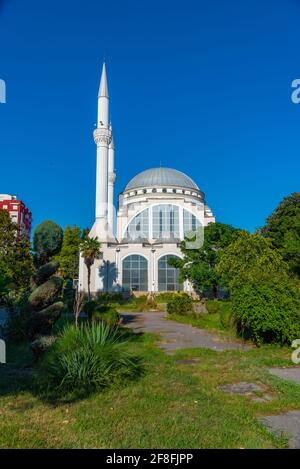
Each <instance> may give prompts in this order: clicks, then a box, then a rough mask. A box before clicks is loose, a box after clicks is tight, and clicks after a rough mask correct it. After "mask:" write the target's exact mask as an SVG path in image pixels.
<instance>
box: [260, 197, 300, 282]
mask: <svg viewBox="0 0 300 469" xmlns="http://www.w3.org/2000/svg"><path fill="white" fill-rule="evenodd" d="M260 231H261V233H262V234H263V235H264V236H267V237H268V238H270V239H271V240H272V243H273V246H274V247H275V248H276V249H278V250H279V251H280V253H281V254H282V256H283V259H284V260H285V261H287V262H288V264H289V266H290V268H291V270H292V272H294V273H295V274H297V275H298V276H299V277H300V192H294V193H293V194H291V195H289V196H287V197H285V198H284V199H283V200H282V201H281V202H280V204H279V205H278V207H277V208H276V209H275V210H274V212H273V213H272V215H270V216H269V217H268V219H267V223H266V225H265V226H264V227H263V228H262V229H261V230H260Z"/></svg>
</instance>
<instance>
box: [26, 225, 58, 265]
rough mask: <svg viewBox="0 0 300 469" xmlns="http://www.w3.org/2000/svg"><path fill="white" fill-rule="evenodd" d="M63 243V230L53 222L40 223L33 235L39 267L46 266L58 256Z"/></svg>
mask: <svg viewBox="0 0 300 469" xmlns="http://www.w3.org/2000/svg"><path fill="white" fill-rule="evenodd" d="M62 241H63V230H62V228H61V227H60V226H59V225H58V224H57V223H54V222H53V221H51V220H47V221H44V222H42V223H40V224H39V225H38V226H37V227H36V229H35V231H34V235H33V249H34V252H35V260H36V263H37V265H38V266H41V265H43V264H46V263H47V262H49V260H51V258H52V257H53V256H55V255H56V254H58V253H59V252H60V249H61V245H62Z"/></svg>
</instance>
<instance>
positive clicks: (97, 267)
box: [79, 64, 215, 293]
mask: <svg viewBox="0 0 300 469" xmlns="http://www.w3.org/2000/svg"><path fill="white" fill-rule="evenodd" d="M94 141H95V143H96V146H97V170H96V219H95V223H94V225H93V227H92V229H91V231H90V233H89V236H90V237H97V238H98V240H99V241H100V242H101V253H102V254H101V258H100V259H99V260H96V261H95V262H94V264H93V266H92V271H91V281H90V289H91V292H92V293H96V292H106V291H110V292H111V291H132V292H144V293H145V292H163V291H179V290H184V291H187V292H191V291H192V287H191V285H190V284H189V282H185V283H184V284H181V283H180V281H179V273H178V271H177V269H175V268H174V267H171V266H170V265H169V263H168V260H169V259H170V258H172V257H176V256H177V257H182V253H181V250H180V247H179V245H180V242H181V241H182V240H183V239H184V237H185V235H186V234H187V233H190V232H191V231H195V230H196V229H197V228H199V227H205V226H207V225H208V223H213V222H214V221H215V219H214V217H213V215H212V212H211V210H210V208H209V207H208V206H207V205H206V202H205V195H204V193H203V192H202V191H201V190H200V189H199V187H198V185H197V184H196V183H195V182H194V181H193V180H192V179H191V178H190V177H189V176H187V175H186V174H184V173H182V172H180V171H177V170H176V169H172V168H163V167H159V168H150V169H145V171H142V172H141V173H139V174H137V175H136V176H135V177H134V178H133V179H131V180H130V181H129V182H128V184H127V185H126V187H125V188H124V190H123V192H122V193H121V194H120V195H119V200H118V210H117V211H116V210H115V206H114V184H115V180H116V176H115V171H114V141H113V135H112V127H111V124H110V121H109V95H108V85H107V76H106V68H105V64H103V68H102V76H101V82H100V88H99V94H98V122H97V128H96V129H95V131H94ZM79 287H80V289H82V290H85V291H86V290H87V269H86V266H85V264H84V261H83V259H82V258H80V266H79Z"/></svg>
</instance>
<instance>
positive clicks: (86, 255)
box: [79, 236, 101, 298]
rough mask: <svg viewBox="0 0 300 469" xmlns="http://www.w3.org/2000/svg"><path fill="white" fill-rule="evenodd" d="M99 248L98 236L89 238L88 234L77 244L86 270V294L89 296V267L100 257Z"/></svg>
mask: <svg viewBox="0 0 300 469" xmlns="http://www.w3.org/2000/svg"><path fill="white" fill-rule="evenodd" d="M100 248H101V243H100V242H99V241H98V238H97V237H95V238H90V237H89V236H87V237H85V238H84V239H83V240H82V242H81V243H80V245H79V250H80V252H81V255H82V257H83V259H84V263H85V265H86V267H87V271H88V296H89V298H90V296H91V291H90V284H91V267H92V265H93V264H94V262H95V260H96V259H99V257H100V253H101V251H100Z"/></svg>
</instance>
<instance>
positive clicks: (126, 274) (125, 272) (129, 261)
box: [122, 254, 148, 291]
mask: <svg viewBox="0 0 300 469" xmlns="http://www.w3.org/2000/svg"><path fill="white" fill-rule="evenodd" d="M122 277H123V279H122V286H123V288H124V289H125V290H132V291H148V262H147V259H145V258H144V257H143V256H139V255H138V254H132V255H131V256H127V257H125V259H123V263H122Z"/></svg>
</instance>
